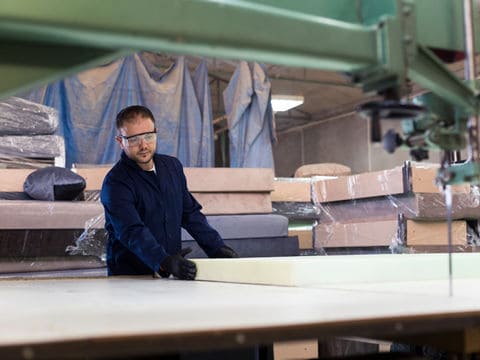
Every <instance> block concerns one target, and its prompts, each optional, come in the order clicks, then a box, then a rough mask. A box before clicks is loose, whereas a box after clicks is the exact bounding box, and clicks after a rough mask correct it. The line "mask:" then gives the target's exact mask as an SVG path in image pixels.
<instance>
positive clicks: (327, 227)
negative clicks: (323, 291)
mask: <svg viewBox="0 0 480 360" xmlns="http://www.w3.org/2000/svg"><path fill="white" fill-rule="evenodd" d="M405 224H406V229H407V231H406V235H405V238H402V239H399V238H398V237H399V230H401V229H399V226H401V225H400V224H399V222H398V220H375V221H365V222H349V223H343V222H334V223H330V224H319V225H317V226H316V227H315V247H316V248H329V247H365V246H390V245H396V244H399V243H400V242H403V243H404V245H406V246H442V245H444V246H446V245H448V232H447V223H446V222H433V221H415V220H406V223H405ZM452 245H463V246H465V245H467V224H466V221H463V220H457V221H453V222H452Z"/></svg>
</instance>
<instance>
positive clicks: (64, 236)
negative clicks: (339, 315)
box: [0, 167, 299, 273]
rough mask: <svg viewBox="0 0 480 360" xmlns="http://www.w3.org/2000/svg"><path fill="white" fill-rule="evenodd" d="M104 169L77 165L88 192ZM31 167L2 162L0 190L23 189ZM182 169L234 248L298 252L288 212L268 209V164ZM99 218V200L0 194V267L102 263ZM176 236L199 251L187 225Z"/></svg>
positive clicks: (248, 252) (245, 253)
mask: <svg viewBox="0 0 480 360" xmlns="http://www.w3.org/2000/svg"><path fill="white" fill-rule="evenodd" d="M108 170H109V167H78V168H77V169H76V172H77V173H78V174H79V175H81V176H82V177H84V178H85V179H86V183H87V187H86V192H87V194H88V193H90V194H95V193H98V191H99V190H100V188H101V184H102V181H103V178H104V176H105V174H106V172H107V171H108ZM31 171H32V170H29V169H0V172H1V174H0V179H2V180H0V193H3V194H4V195H5V194H7V195H8V194H17V195H18V194H21V193H22V184H23V182H24V180H25V178H26V177H27V176H28V174H29V173H30V172H31ZM185 174H186V177H187V182H188V186H189V189H190V191H191V192H192V194H193V195H194V196H195V198H196V199H197V200H198V201H199V202H200V203H201V204H202V205H203V212H204V214H206V215H207V218H208V221H209V222H210V224H211V225H212V226H213V227H215V228H216V229H217V230H218V231H219V233H220V235H221V236H222V237H223V238H224V239H225V241H226V243H227V244H228V245H230V246H232V247H233V248H234V249H235V250H236V251H237V252H238V253H239V255H240V256H242V257H252V256H288V255H298V252H299V250H298V239H297V238H296V237H291V236H290V237H289V236H288V219H287V218H286V217H284V216H281V215H277V214H272V208H271V195H270V193H271V191H272V190H273V172H272V170H271V169H230V168H185ZM7 179H8V180H7ZM4 198H5V196H4ZM20 198H21V197H20ZM103 226H104V217H103V207H102V205H101V203H100V202H99V201H98V200H89V201H55V202H48V201H36V200H0V260H1V261H2V271H3V272H4V273H5V272H16V271H18V272H21V271H27V270H36V269H39V270H53V269H63V268H81V269H88V268H93V267H103V266H104V256H105V255H104V252H105V233H104V230H103ZM182 241H184V245H183V246H190V247H192V248H193V252H192V254H191V257H204V256H205V255H204V254H203V252H202V251H201V250H200V249H199V248H198V246H197V245H196V242H195V241H194V240H193V239H192V238H191V236H190V235H189V234H188V233H187V232H185V231H183V232H182ZM67 250H68V251H67ZM67 253H68V254H69V255H67ZM70 255H73V256H70Z"/></svg>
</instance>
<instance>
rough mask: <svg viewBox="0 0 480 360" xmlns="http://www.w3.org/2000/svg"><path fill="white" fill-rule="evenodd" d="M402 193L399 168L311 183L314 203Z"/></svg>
mask: <svg viewBox="0 0 480 360" xmlns="http://www.w3.org/2000/svg"><path fill="white" fill-rule="evenodd" d="M403 192H404V187H403V174H402V168H401V167H396V168H394V169H391V170H383V171H375V172H369V173H364V174H358V175H350V176H340V177H338V178H336V179H326V180H317V179H314V180H313V182H312V199H313V200H314V201H316V202H331V201H341V200H351V199H362V198H367V197H375V196H384V195H388V194H402V193H403Z"/></svg>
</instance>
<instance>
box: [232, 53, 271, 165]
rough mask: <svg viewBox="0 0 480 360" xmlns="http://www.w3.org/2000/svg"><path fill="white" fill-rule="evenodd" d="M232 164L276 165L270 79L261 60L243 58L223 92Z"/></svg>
mask: <svg viewBox="0 0 480 360" xmlns="http://www.w3.org/2000/svg"><path fill="white" fill-rule="evenodd" d="M223 98H224V103H225V113H226V115H227V122H228V129H229V136H230V166H231V167H270V168H273V167H274V164H273V151H272V143H274V142H275V141H276V138H275V130H274V122H273V111H272V105H271V103H270V99H271V82H270V79H269V78H268V75H267V73H266V72H265V70H264V68H263V67H262V66H261V65H259V64H258V63H252V64H249V63H247V62H245V61H241V62H240V63H239V65H238V66H237V69H236V70H235V72H234V74H233V76H232V78H231V80H230V82H229V84H228V86H227V88H226V89H225V91H224V93H223Z"/></svg>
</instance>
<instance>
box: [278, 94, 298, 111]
mask: <svg viewBox="0 0 480 360" xmlns="http://www.w3.org/2000/svg"><path fill="white" fill-rule="evenodd" d="M302 104H303V96H294V95H272V109H273V111H274V112H279V111H287V110H290V109H292V108H294V107H297V106H299V105H302Z"/></svg>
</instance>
